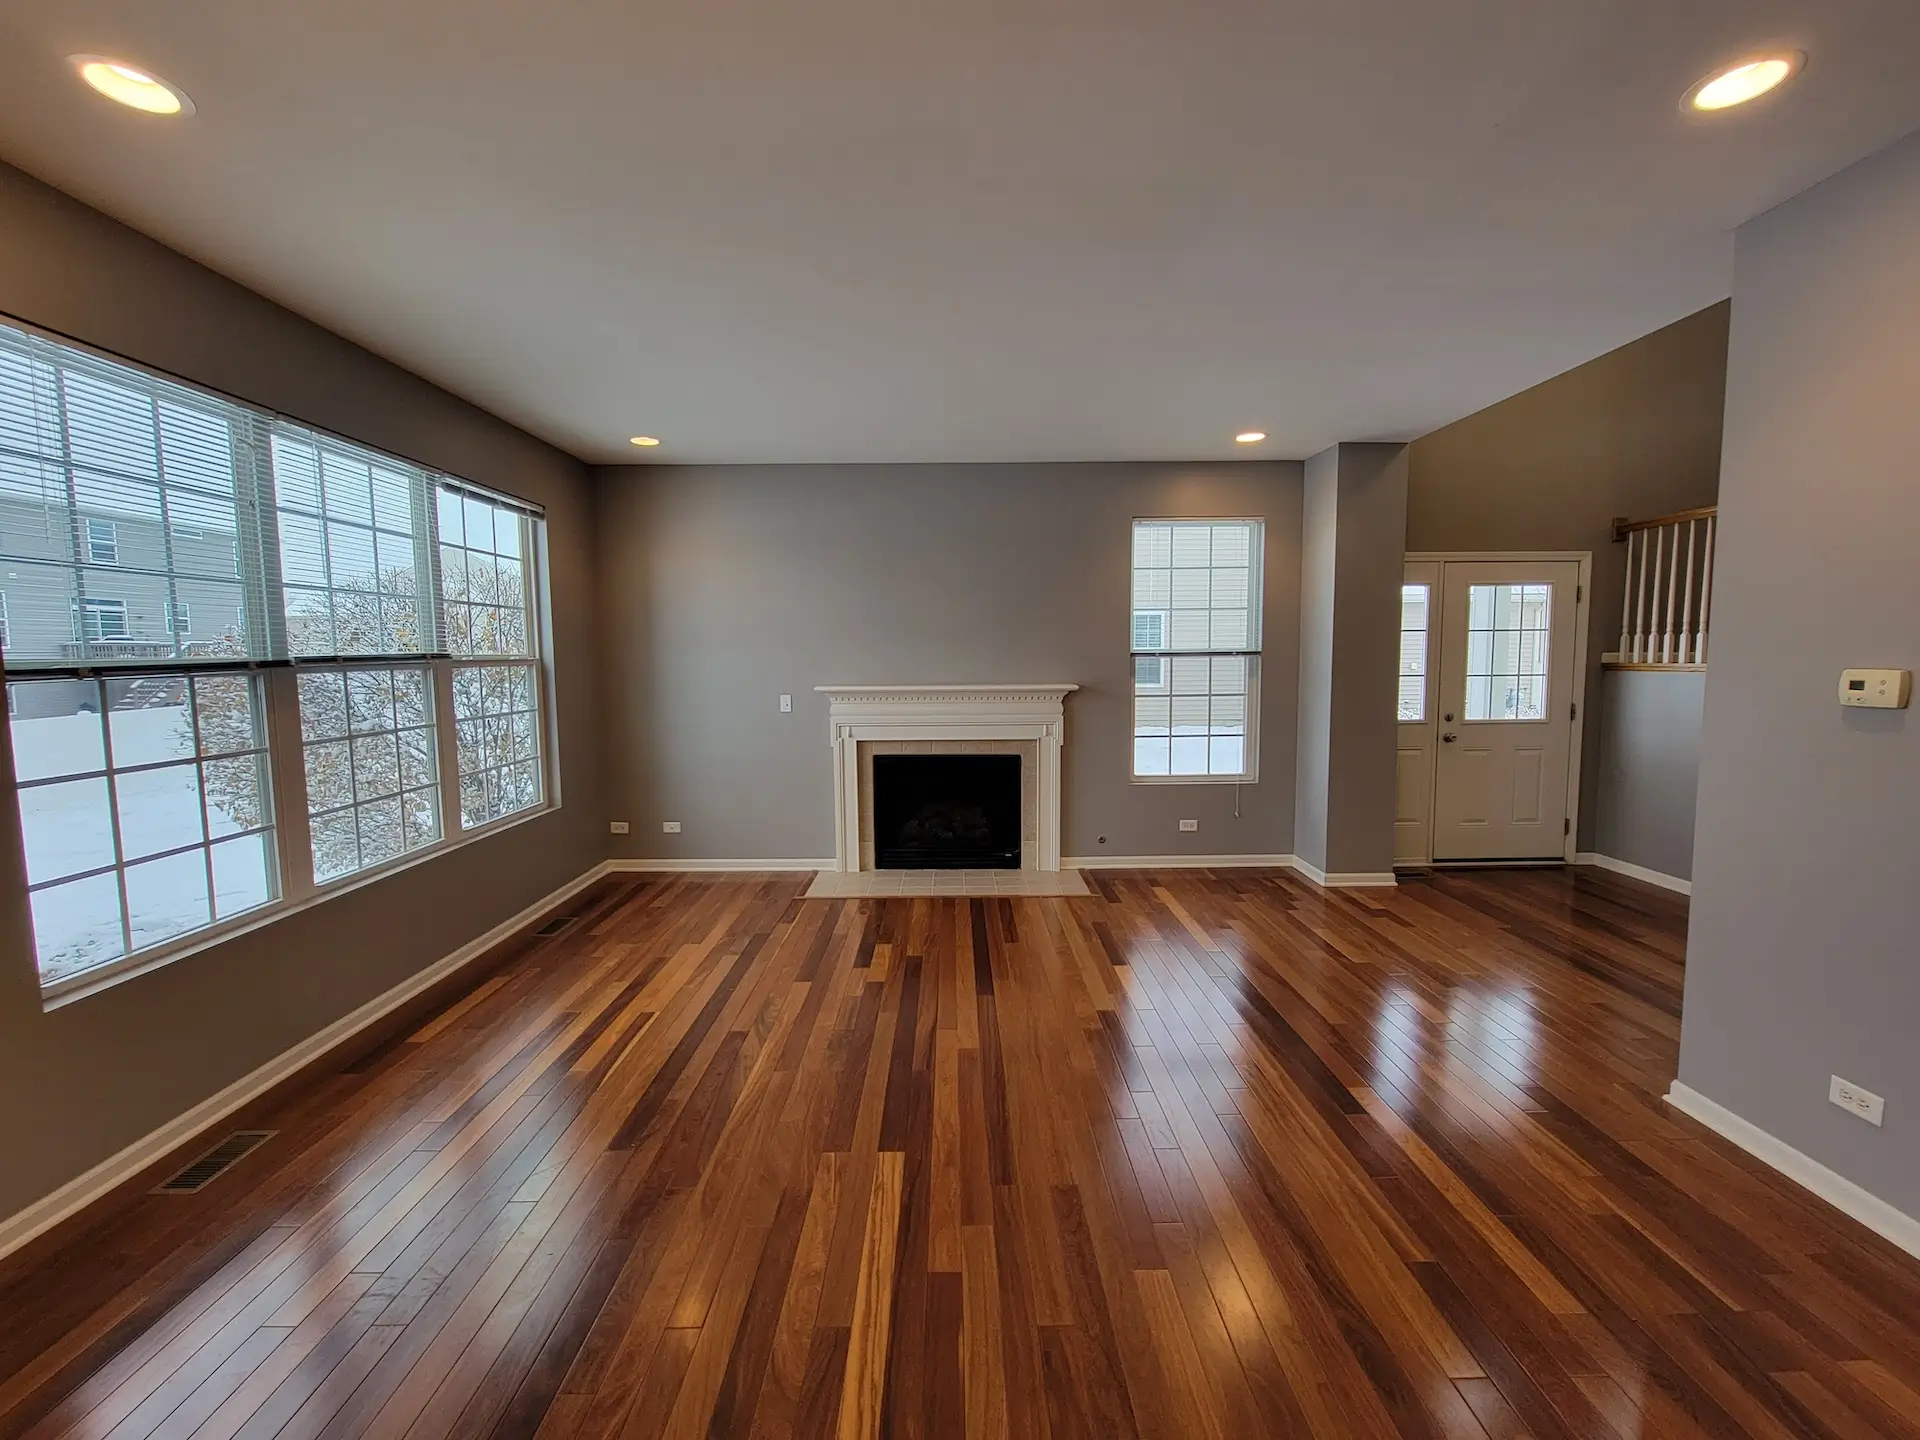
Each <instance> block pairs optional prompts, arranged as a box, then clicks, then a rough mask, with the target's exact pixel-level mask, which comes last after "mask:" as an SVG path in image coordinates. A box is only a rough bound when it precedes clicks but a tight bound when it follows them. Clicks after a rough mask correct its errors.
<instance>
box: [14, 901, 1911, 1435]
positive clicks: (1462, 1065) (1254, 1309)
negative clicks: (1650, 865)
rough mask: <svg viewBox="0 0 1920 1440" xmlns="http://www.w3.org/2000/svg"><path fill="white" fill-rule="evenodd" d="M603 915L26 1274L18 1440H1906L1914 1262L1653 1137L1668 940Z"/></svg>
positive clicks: (1625, 911) (1632, 911)
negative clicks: (1701, 1439) (181, 1183)
mask: <svg viewBox="0 0 1920 1440" xmlns="http://www.w3.org/2000/svg"><path fill="white" fill-rule="evenodd" d="M1091 881H1092V889H1093V891H1094V893H1093V894H1092V895H1091V896H1089V897H1086V898H1025V897H993V898H975V899H962V898H947V897H935V896H912V897H907V896H902V897H898V898H885V899H854V898H843V899H822V900H802V899H801V898H800V896H801V893H802V891H803V889H804V885H805V881H804V879H803V878H801V877H787V876H765V877H738V878H733V877H729V878H725V879H716V878H697V877H674V878H650V879H638V878H634V879H626V880H622V881H620V882H617V883H609V884H607V885H605V886H603V887H601V888H600V889H599V890H598V891H597V892H596V893H595V895H593V896H592V897H589V899H588V900H587V901H585V902H583V918H582V919H581V920H580V922H579V923H577V924H576V925H574V926H572V927H570V928H569V929H568V930H567V931H565V932H563V933H562V934H561V935H559V936H557V937H555V938H553V939H550V940H545V941H541V942H538V943H537V944H535V945H534V946H532V947H531V948H528V949H526V950H525V951H524V952H523V953H521V954H519V955H518V956H517V957H516V958H514V959H513V960H512V961H511V962H509V963H508V964H507V965H506V966H505V967H504V968H502V969H500V970H499V971H498V972H496V973H494V974H492V975H490V976H487V977H486V978H484V979H482V980H479V981H477V982H476V983H475V984H474V985H473V986H472V988H471V989H469V990H468V991H467V992H466V993H465V994H464V995H460V996H458V997H457V998H455V999H454V1000H453V1001H452V1002H451V1003H449V1004H447V1005H446V1006H445V1007H444V1008H443V1009H441V1010H440V1011H439V1012H438V1013H437V1014H435V1015H433V1016H431V1017H430V1018H428V1019H427V1020H426V1021H424V1022H423V1023H422V1024H420V1025H419V1026H418V1027H417V1028H415V1029H414V1030H413V1031H412V1032H411V1033H410V1034H406V1035H403V1036H400V1037H398V1038H396V1039H395V1040H394V1041H393V1042H392V1043H390V1044H387V1045H384V1046H382V1047H381V1048H380V1049H378V1050H376V1051H375V1052H373V1053H372V1054H370V1055H367V1056H365V1057H363V1058H362V1059H360V1060H359V1061H357V1062H356V1063H354V1064H353V1065H351V1066H350V1067H348V1068H346V1069H344V1070H341V1071H340V1072H338V1073H335V1074H330V1075H326V1076H321V1077H317V1078H316V1080H315V1083H313V1084H312V1085H310V1086H308V1087H307V1088H306V1089H305V1091H303V1092H302V1093H301V1094H299V1095H298V1096H297V1097H296V1098H293V1099H290V1100H287V1101H285V1102H282V1103H281V1104H280V1106H279V1108H278V1110H277V1111H276V1112H275V1113H273V1114H271V1115H269V1116H267V1117H265V1118H264V1119H263V1120H262V1121H261V1123H262V1124H263V1125H264V1126H265V1127H267V1128H277V1129H278V1130H279V1132H280V1133H279V1135H278V1136H277V1137H276V1138H275V1139H274V1140H273V1141H272V1142H270V1143H269V1144H268V1145H267V1146H265V1147H264V1148H262V1149H261V1150H259V1151H257V1152H256V1153H255V1154H253V1155H251V1156H249V1157H248V1158H247V1159H246V1160H244V1161H242V1162H241V1163H240V1164H239V1165H238V1166H237V1167H236V1168H235V1169H234V1170H233V1171H232V1172H230V1173H229V1174H228V1175H226V1176H224V1177H222V1178H221V1179H220V1180H218V1181H217V1182H215V1184H214V1185H212V1186H211V1187H209V1188H208V1189H207V1190H206V1191H205V1192H203V1193H202V1194H200V1195H197V1196H191V1197H165V1198H163V1197H157V1196H155V1197H146V1198H143V1199H141V1200H139V1201H138V1202H136V1203H135V1204H133V1205H132V1206H131V1207H130V1208H127V1209H125V1210H124V1211H122V1212H119V1213H115V1214H114V1215H112V1216H111V1217H110V1218H105V1219H103V1220H102V1221H101V1222H100V1223H99V1224H98V1225H96V1226H94V1227H93V1228H92V1229H91V1230H90V1231H88V1232H87V1233H85V1234H84V1235H83V1236H82V1237H80V1238H78V1239H76V1240H75V1241H74V1242H73V1243H71V1244H70V1245H69V1246H68V1247H67V1248H66V1249H65V1250H64V1251H60V1252H56V1253H53V1254H51V1255H42V1256H40V1257H37V1258H36V1260H35V1262H34V1263H32V1264H30V1265H24V1266H23V1265H20V1264H18V1263H16V1264H15V1265H13V1266H11V1267H9V1268H8V1269H7V1270H6V1271H4V1272H0V1440H12V1437H20V1436H31V1437H36V1440H52V1437H57V1436H87V1437H106V1436H112V1437H116V1440H147V1437H173V1440H186V1437H198V1440H236V1437H247V1440H255V1437H261V1440H264V1437H270V1436H277V1437H283V1440H292V1437H324V1440H334V1437H359V1436H381V1437H391V1440H403V1437H404V1440H412V1437H439V1436H463V1437H482V1436H499V1437H532V1436H542V1437H582V1436H597V1437H615V1436H644V1437H674V1440H689V1437H694V1436H703V1435H704V1436H740V1437H756V1440H794V1437H828V1436H830V1437H840V1440H869V1437H879V1436H900V1437H914V1440H923V1437H924V1440H933V1437H946V1436H979V1437H990V1440H1001V1437H1006V1440H1015V1437H1019V1440H1028V1437H1031V1440H1041V1437H1046V1440H1054V1437H1058V1440H1066V1437H1074V1436H1083V1435H1084V1436H1090V1437H1092V1436H1098V1437H1109V1436H1138V1437H1141V1440H1184V1437H1240V1436H1251V1435H1297V1436H1329V1437H1348V1436H1355V1437H1382V1440H1384V1437H1392V1436H1435V1437H1455V1436H1463V1437H1472V1440H1505V1437H1512V1436H1533V1437H1548V1436H1561V1435H1567V1436H1591V1437H1600V1440H1608V1437H1635V1436H1672V1437H1695V1436H1734V1435H1758V1436H1773V1437H1796V1440H1797V1437H1836V1440H1837V1437H1852V1436H1862V1435H1886V1436H1895V1437H1905V1440H1920V1265H1916V1264H1915V1263H1914V1262H1913V1261H1912V1260H1910V1259H1909V1258H1908V1257H1905V1256H1903V1255H1900V1254H1899V1253H1898V1252H1896V1251H1894V1250H1892V1249H1891V1248H1890V1247H1889V1246H1887V1245H1886V1244H1885V1243H1883V1242H1881V1241H1880V1240H1879V1239H1877V1238H1876V1237H1874V1236H1872V1235H1870V1234H1868V1233H1867V1232H1865V1231H1864V1230H1862V1229H1860V1228H1859V1227H1857V1226H1855V1225H1853V1224H1852V1223H1851V1222H1849V1221H1847V1220H1845V1219H1844V1218H1843V1217H1840V1216H1839V1215H1837V1214H1836V1213H1834V1212H1833V1211H1831V1210H1829V1209H1827V1208H1826V1207H1825V1206H1824V1205H1822V1204H1821V1203H1820V1202H1819V1201H1817V1200H1814V1199H1813V1198H1812V1197H1810V1196H1808V1195H1806V1194H1805V1193H1803V1192H1800V1191H1798V1190H1796V1189H1794V1188H1793V1187H1792V1186H1790V1185H1788V1184H1786V1183H1785V1182H1784V1181H1782V1180H1780V1179H1779V1178H1778V1177H1777V1176H1774V1175H1773V1174H1771V1173H1770V1172H1768V1171H1766V1170H1765V1169H1764V1168H1762V1167H1760V1166H1758V1165H1757V1164H1756V1163H1755V1162H1753V1161H1751V1160H1750V1159H1749V1158H1747V1157H1746V1156H1744V1155H1742V1154H1740V1153H1739V1152H1737V1151H1734V1150H1732V1149H1731V1148H1730V1147H1728V1146H1727V1145H1725V1144H1724V1143H1723V1142H1721V1141H1720V1140H1718V1139H1717V1138H1716V1137H1713V1136H1710V1135H1708V1134H1707V1133H1706V1132H1704V1131H1702V1130H1700V1129H1699V1128H1698V1127H1697V1126H1695V1125H1693V1124H1692V1123H1691V1122H1689V1121H1687V1120H1685V1119H1684V1118H1682V1117H1680V1116H1678V1115H1676V1114H1674V1113H1673V1112H1671V1111H1669V1110H1668V1109H1667V1108H1666V1107H1665V1106H1664V1104H1663V1103H1662V1102H1661V1099H1660V1097H1661V1096H1662V1094H1663V1093H1664V1092H1665V1090H1666V1087H1667V1085H1668V1083H1669V1082H1670V1081H1671V1079H1672V1076H1673V1070H1674V1064H1675V1058H1676V1053H1677V1046H1678V1036H1679V1012H1680V998H1681V975H1682V965H1683V952H1684V938H1685V924H1686V912H1685V902H1684V901H1681V900H1678V899H1676V898H1675V897H1672V896H1670V895H1667V894H1664V893H1662V892H1658V891H1652V890H1648V889H1645V888H1643V887H1640V886H1637V885H1634V884H1633V883H1631V882H1628V881H1624V880H1620V879H1617V878H1615V877H1611V876H1605V875H1599V874H1594V873H1589V872H1580V873H1577V874H1561V873H1555V872H1529V873H1504V874H1494V873H1486V874H1455V875H1447V876H1442V877H1438V878H1435V879H1432V880H1426V881H1419V882H1414V883H1410V884H1405V885H1402V886H1401V887H1400V888H1398V889H1397V890H1393V891H1389V892H1378V891H1368V892H1352V891H1347V892H1333V893H1327V892H1322V891H1319V890H1316V889H1314V888H1312V887H1311V886H1308V885H1306V884H1305V883H1303V882H1302V881H1300V880H1299V879H1298V877H1296V876H1294V875H1292V874H1290V873H1285V872H1274V873H1267V872H1250V871H1221V872H1207V871H1184V872H1158V873H1156V872H1138V873H1133V872H1105V873H1101V874H1097V875H1094V876H1092V877H1091Z"/></svg>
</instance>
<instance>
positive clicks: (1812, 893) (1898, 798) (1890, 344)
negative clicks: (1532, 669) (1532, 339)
mask: <svg viewBox="0 0 1920 1440" xmlns="http://www.w3.org/2000/svg"><path fill="white" fill-rule="evenodd" d="M1916 383H1920V136H1915V137H1910V138H1909V139H1907V140H1904V141H1902V142H1901V143H1900V144H1898V145H1896V146H1894V147H1893V148H1892V149H1890V150H1887V151H1884V152H1882V153H1881V154H1879V155H1877V156H1875V157H1873V158H1871V159H1869V160H1865V161H1862V162H1861V163H1860V164H1858V165H1856V166H1854V167H1853V168H1852V169H1851V170H1847V171H1844V172H1843V173H1842V174H1840V175H1838V176H1836V177H1835V178H1834V179H1832V180H1829V181H1827V182H1826V183H1825V184H1822V185H1820V186H1818V187H1816V188H1815V189H1813V190H1810V191H1808V192H1807V193H1805V194H1804V195H1801V196H1800V197H1798V198H1797V199H1794V200H1791V201H1789V202H1788V203H1787V204H1785V205H1782V206H1781V207H1780V208H1778V209H1777V210H1774V211H1772V212H1771V213H1769V214H1767V215H1764V216H1762V217H1761V218H1760V219H1758V220H1755V221H1753V222H1751V223H1750V224H1748V225H1746V226H1745V227H1743V228H1742V229H1741V231H1740V233H1739V238H1738V244H1737V248H1736V256H1735V276H1734V324H1733V338H1732V347H1731V363H1730V366H1729V371H1728V384H1727V439H1726V470H1725V474H1724V476H1723V480H1722V488H1721V500H1722V518H1721V537H1720V546H1721V548H1720V552H1719V559H1718V565H1719V572H1718V578H1717V580H1716V583H1715V589H1714V608H1713V655H1712V661H1711V663H1710V664H1709V666H1708V669H1707V697H1706V720H1705V730H1704V738H1703V744H1702V757H1703V758H1702V763H1701V768H1700V816H1699V830H1698V836H1697V839H1696V842H1695V846H1694V875H1693V879H1694V900H1693V922H1692V932H1691V935H1690V937H1689V942H1688V949H1687V996H1686V1017H1685V1026H1684V1032H1683V1036H1682V1045H1681V1053H1680V1078H1681V1079H1682V1080H1683V1081H1684V1082H1685V1083H1686V1084H1688V1085H1690V1086H1692V1087H1693V1088H1694V1089H1696V1090H1698V1091H1700V1092H1702V1093H1703V1094H1705V1095H1706V1096H1707V1097H1708V1098H1709V1099H1712V1100H1715V1101H1717V1102H1719V1103H1720V1104H1721V1105H1724V1106H1726V1107H1727V1108H1728V1109H1730V1110H1732V1111H1734V1112H1735V1113H1736V1114H1738V1115H1740V1116H1742V1117H1744V1118H1745V1119H1747V1120H1748V1121H1750V1122H1752V1123H1753V1124H1755V1125H1757V1126H1759V1127H1760V1128H1761V1129H1762V1130H1765V1131H1768V1132H1770V1133H1771V1134H1773V1135H1775V1136H1777V1137H1778V1138H1780V1139H1781V1140H1784V1141H1786V1142H1787V1143H1788V1144H1789V1145H1792V1146H1795V1147H1797V1148H1798V1149H1800V1150H1802V1151H1804V1152H1805V1153H1806V1154H1808V1155H1810V1156H1812V1157H1813V1158H1814V1159H1815V1160H1818V1161H1820V1162H1822V1163H1823V1164H1826V1165H1828V1166H1831V1167H1832V1168H1833V1169H1835V1170H1837V1171H1839V1172H1840V1173H1841V1174H1843V1175H1845V1176H1846V1177H1847V1178H1848V1179H1850V1180H1852V1181H1854V1182H1855V1183H1856V1184H1858V1185H1861V1186H1863V1187H1865V1188H1866V1189H1867V1190H1868V1191H1870V1192H1872V1193H1873V1194H1875V1195H1877V1196H1879V1197H1880V1198H1881V1199H1882V1200H1885V1201H1886V1202H1888V1203H1889V1204H1891V1205H1894V1206H1896V1207H1898V1208H1899V1209H1901V1210H1903V1211H1905V1212H1906V1213H1907V1214H1908V1215H1914V1216H1920V1044H1916V1043H1915V1038H1914V1037H1915V1029H1916V1025H1920V963H1916V952H1917V950H1920V944H1917V942H1916V936H1917V935H1920V885H1916V883H1915V872H1916V865H1917V862H1920V831H1916V828H1915V803H1916V801H1917V800H1920V717H1916V715H1915V714H1914V712H1912V711H1910V710H1908V711H1868V710H1843V709H1842V708H1841V707H1840V706H1839V705H1838V704H1836V703H1835V689H1836V686H1837V682H1838V679H1839V673H1840V671H1841V669H1842V668H1844V667H1846V666H1852V665H1878V666H1897V667H1902V668H1905V669H1916V668H1920V565H1916V563H1915V558H1914V544H1915V540H1916V537H1920V485H1917V484H1916V477H1915V458H1914V457H1915V456H1916V455H1920V405H1916V404H1915V386H1916ZM1830 1074H1839V1075H1841V1076H1844V1077H1845V1078H1847V1079H1849V1080H1852V1081H1855V1082H1857V1083H1859V1084H1861V1085H1864V1086H1866V1087H1867V1088H1868V1089H1870V1090H1874V1091H1877V1092H1878V1093H1879V1094H1881V1095H1883V1096H1885V1097H1886V1101H1887V1107H1886V1126H1885V1128H1884V1129H1875V1128H1873V1127H1872V1126H1870V1125H1867V1124H1865V1123H1864V1122H1863V1121H1860V1120H1857V1119H1855V1118H1853V1117H1851V1116H1849V1115H1847V1114H1846V1113H1844V1112H1842V1111H1841V1110H1839V1109H1837V1108H1836V1107H1834V1106H1832V1105H1830V1104H1829V1103H1828V1102H1827V1077H1828V1076H1829V1075H1830Z"/></svg>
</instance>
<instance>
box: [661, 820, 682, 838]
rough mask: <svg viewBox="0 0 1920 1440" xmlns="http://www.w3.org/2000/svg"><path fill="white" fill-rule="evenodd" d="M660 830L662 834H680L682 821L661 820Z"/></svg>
mask: <svg viewBox="0 0 1920 1440" xmlns="http://www.w3.org/2000/svg"><path fill="white" fill-rule="evenodd" d="M660 830H661V833H662V834H666V835H678V834H679V833H680V822H679V821H678V820H662V821H661V822H660Z"/></svg>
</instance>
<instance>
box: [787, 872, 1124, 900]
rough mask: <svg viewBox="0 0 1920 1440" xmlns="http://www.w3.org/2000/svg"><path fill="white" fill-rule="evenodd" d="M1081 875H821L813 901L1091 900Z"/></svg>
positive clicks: (816, 879) (811, 895) (811, 890)
mask: <svg viewBox="0 0 1920 1440" xmlns="http://www.w3.org/2000/svg"><path fill="white" fill-rule="evenodd" d="M1092 893H1093V892H1092V891H1091V890H1089V889H1088V888H1087V882H1086V879H1085V878H1084V877H1083V876H1082V875H1081V874H1080V872H1079V871H1078V870H850V871H846V870H822V871H821V872H820V873H819V874H818V875H816V876H815V877H814V881H813V884H812V886H810V887H809V888H808V890H807V893H806V896H805V898H806V899H808V900H845V899H857V898H865V897H873V898H876V899H877V898H884V897H888V896H893V895H981V896H985V895H1091V894H1092Z"/></svg>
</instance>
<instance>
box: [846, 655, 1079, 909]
mask: <svg viewBox="0 0 1920 1440" xmlns="http://www.w3.org/2000/svg"><path fill="white" fill-rule="evenodd" d="M814 688H815V690H816V691H817V692H818V693H819V694H822V695H824V696H826V697H827V704H828V722H829V724H828V730H829V735H830V737H831V741H832V745H833V849H834V868H835V869H837V870H846V871H853V870H858V869H860V866H861V857H860V743H861V742H862V741H863V740H865V741H881V740H906V741H914V740H937V741H958V742H964V741H968V740H1031V741H1033V742H1034V750H1035V752H1036V754H1037V755H1038V757H1039V759H1038V764H1037V767H1036V768H1037V770H1038V774H1037V775H1036V776H1035V781H1036V784H1035V786H1034V805H1035V808H1036V809H1037V811H1038V814H1037V815H1036V816H1035V820H1036V822H1037V823H1036V830H1037V832H1038V839H1039V845H1038V850H1039V857H1038V868H1039V869H1041V870H1058V869H1059V868H1060V746H1061V743H1062V741H1063V740H1064V738H1065V730H1066V707H1065V704H1064V703H1063V702H1064V701H1065V700H1066V697H1067V696H1068V695H1069V694H1071V693H1072V692H1073V691H1075V690H1078V689H1079V688H1080V687H1079V686H1078V685H819V686H816V687H814Z"/></svg>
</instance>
